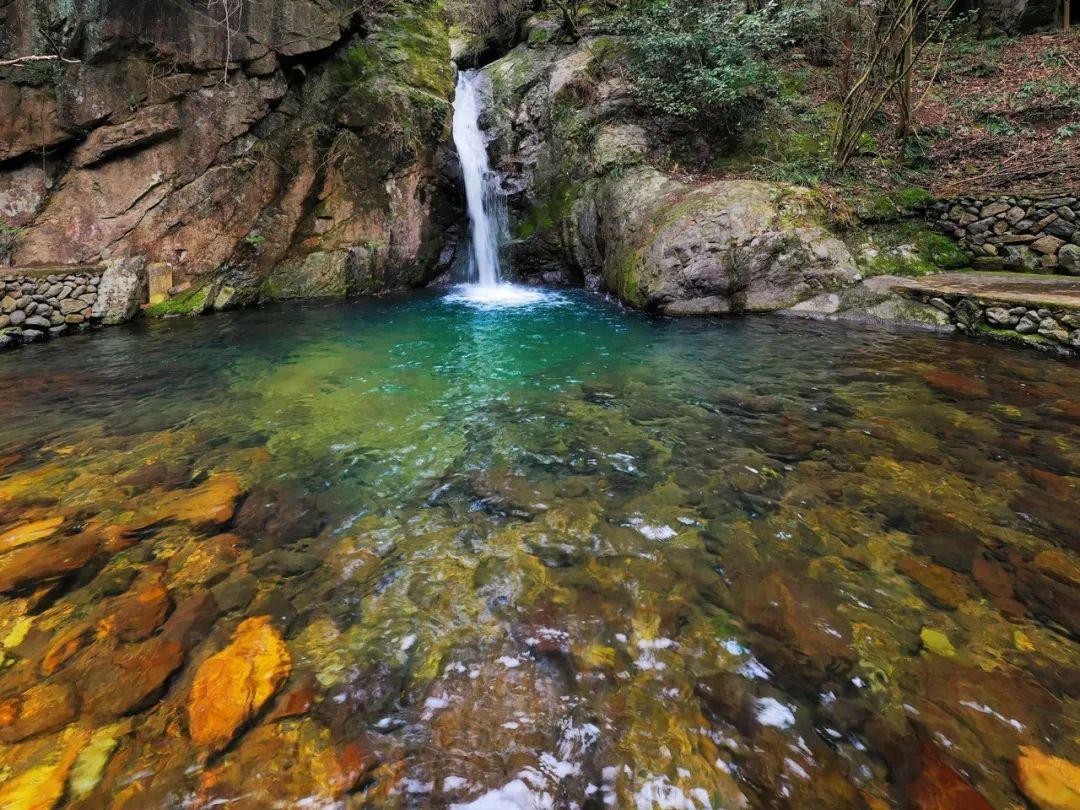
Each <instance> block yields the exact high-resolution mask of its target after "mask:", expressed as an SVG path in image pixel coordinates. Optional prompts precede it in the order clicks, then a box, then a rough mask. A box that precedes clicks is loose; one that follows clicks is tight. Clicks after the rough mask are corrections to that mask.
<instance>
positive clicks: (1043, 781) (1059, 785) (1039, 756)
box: [1016, 745, 1080, 810]
mask: <svg viewBox="0 0 1080 810" xmlns="http://www.w3.org/2000/svg"><path fill="white" fill-rule="evenodd" d="M1016 777H1017V781H1018V782H1019V784H1020V789H1021V790H1022V791H1023V792H1024V795H1025V796H1026V797H1027V798H1028V799H1030V800H1031V801H1032V802H1034V803H1035V805H1036V806H1038V807H1039V808H1040V810H1075V808H1077V807H1080V766H1078V765H1075V764H1074V763H1072V762H1069V761H1068V760H1067V759H1061V758H1060V757H1055V756H1051V755H1050V754H1044V753H1043V752H1042V751H1040V750H1039V749H1037V748H1033V747H1031V746H1028V745H1021V746H1020V756H1018V757H1017V758H1016Z"/></svg>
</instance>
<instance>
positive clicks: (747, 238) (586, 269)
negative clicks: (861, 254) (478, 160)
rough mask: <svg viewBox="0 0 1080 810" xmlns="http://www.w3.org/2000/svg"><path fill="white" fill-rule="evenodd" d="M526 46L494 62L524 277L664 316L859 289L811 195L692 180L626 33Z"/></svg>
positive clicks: (499, 154) (495, 127) (533, 34)
mask: <svg viewBox="0 0 1080 810" xmlns="http://www.w3.org/2000/svg"><path fill="white" fill-rule="evenodd" d="M548 25H550V23H545V22H544V21H543V20H534V21H533V23H532V26H531V28H530V30H529V40H530V41H529V42H527V43H525V44H522V45H520V46H519V47H517V48H516V49H515V50H513V51H512V52H511V53H510V54H508V55H507V56H505V57H504V58H503V59H500V60H499V61H497V62H495V63H493V64H491V65H489V66H488V67H487V68H485V71H484V72H485V75H486V76H487V77H488V79H489V83H490V92H491V105H490V114H489V116H488V121H487V124H488V126H489V127H490V129H491V131H492V135H493V142H492V152H493V157H494V161H495V165H497V166H498V167H499V168H500V170H501V171H502V172H503V173H504V176H505V177H506V178H507V186H508V191H509V193H510V202H511V207H512V210H513V212H514V215H515V217H514V218H515V225H514V230H515V235H516V236H517V241H516V242H515V244H514V245H513V246H512V252H513V260H514V264H515V266H516V268H517V269H518V271H519V272H520V273H522V274H524V275H526V276H529V275H534V276H539V277H541V278H544V279H548V280H552V279H556V278H560V276H563V277H565V275H566V271H565V269H564V268H565V267H567V266H569V267H570V268H571V270H570V273H569V274H570V276H571V277H572V278H573V280H578V281H583V282H584V283H586V284H587V285H589V286H591V287H594V288H603V289H606V290H608V291H610V292H612V293H615V294H617V295H618V296H619V297H620V298H621V299H622V300H624V301H626V302H627V303H630V304H632V305H634V306H636V307H640V308H643V309H648V310H652V311H658V312H663V313H666V314H677V315H689V314H694V315H705V314H720V313H729V312H750V311H773V310H781V309H786V308H789V307H792V306H794V305H795V304H797V303H799V302H800V301H803V300H806V299H808V298H811V297H813V296H815V295H819V294H821V293H823V292H827V291H830V290H838V289H842V288H844V287H847V286H851V285H852V284H855V283H857V282H858V281H859V275H858V273H857V272H856V268H855V262H854V260H853V259H852V257H851V255H850V254H849V252H848V249H847V248H846V247H845V246H844V244H843V243H842V242H840V241H839V240H837V239H835V238H833V237H832V236H831V235H830V234H829V233H828V232H827V231H826V230H825V229H824V228H823V227H821V226H820V225H819V224H818V219H820V218H819V217H817V216H816V213H817V212H816V203H815V202H814V199H813V195H812V194H811V193H810V192H808V191H807V190H805V189H798V188H794V187H787V186H781V185H770V184H767V183H759V182H751V181H745V180H713V181H709V182H701V181H691V180H683V179H681V178H680V177H679V175H678V173H677V172H676V171H673V170H672V169H671V168H665V167H672V166H674V165H676V164H677V162H678V159H679V153H680V152H681V151H684V150H687V149H692V148H693V142H692V135H691V136H688V134H687V133H686V132H678V131H674V130H673V129H672V128H671V125H670V124H668V123H665V122H661V121H655V120H649V119H648V118H645V117H643V116H642V115H641V114H640V113H639V112H638V111H637V110H636V109H635V107H634V105H633V104H632V103H631V99H630V97H629V90H628V87H627V84H626V82H625V80H624V79H623V78H622V74H621V73H620V71H619V70H618V62H619V51H620V46H619V42H618V40H617V39H614V38H608V37H593V38H585V39H583V40H581V41H580V42H577V43H575V44H572V45H561V46H560V45H554V44H550V39H549V37H548V36H545V35H544V34H545V31H546V28H545V26H548Z"/></svg>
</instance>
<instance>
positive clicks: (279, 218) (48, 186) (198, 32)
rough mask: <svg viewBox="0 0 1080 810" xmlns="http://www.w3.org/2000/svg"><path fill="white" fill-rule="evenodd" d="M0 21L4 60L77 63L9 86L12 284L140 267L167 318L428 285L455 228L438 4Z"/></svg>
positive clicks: (7, 226)
mask: <svg viewBox="0 0 1080 810" xmlns="http://www.w3.org/2000/svg"><path fill="white" fill-rule="evenodd" d="M0 15H2V16H0V23H2V24H3V28H2V32H0V54H3V56H4V58H9V59H10V58H12V57H15V56H22V55H27V54H54V53H57V52H59V53H61V54H62V55H63V56H64V57H65V60H71V61H60V60H54V61H51V62H38V63H32V64H28V65H23V66H18V67H11V68H5V69H0V222H2V223H3V225H2V226H0V254H2V255H0V258H3V259H4V260H5V261H6V263H8V264H18V265H34V264H81V263H88V262H97V261H101V260H106V259H114V258H124V257H143V258H145V259H146V260H147V261H148V262H149V263H150V266H151V268H152V271H153V272H152V278H153V276H154V275H155V274H156V276H157V278H158V279H159V285H158V286H159V287H160V286H162V285H161V283H160V279H161V278H164V279H165V280H166V283H165V284H164V287H165V288H166V289H170V288H171V293H172V295H173V303H172V304H170V302H169V301H168V300H167V301H165V302H164V304H163V306H165V307H166V308H168V307H170V306H172V308H173V309H174V310H179V309H201V308H211V307H217V308H226V307H229V306H235V305H239V304H243V303H249V302H252V301H254V300H260V299H268V298H271V299H272V298H287V297H312V296H336V295H343V294H346V293H353V292H355V293H364V292H378V291H383V290H387V289H394V288H401V287H408V286H413V285H417V284H422V283H424V282H426V281H427V280H428V279H429V278H430V277H431V276H433V275H434V274H435V272H437V266H438V265H439V261H440V253H441V252H442V249H443V244H444V240H443V236H444V233H445V231H446V229H447V228H448V227H449V226H451V225H452V224H453V223H454V222H456V219H457V212H456V210H455V209H456V202H455V200H456V194H457V192H456V189H455V187H454V184H453V178H452V177H447V174H448V173H449V172H447V171H446V169H445V167H446V166H447V165H450V164H452V161H450V160H448V158H447V155H448V152H447V149H446V144H447V133H448V127H449V122H450V115H451V99H452V93H453V69H452V67H451V64H450V50H449V40H448V34H447V26H446V22H445V14H444V9H443V5H442V0H390V1H389V2H378V3H367V4H360V5H359V6H358V5H357V4H356V3H354V2H350V0H251V1H250V2H241V0H176V2H169V3H160V2H153V1H152V0H103V1H102V0H95V1H94V2H91V0H65V2H60V0H39V1H38V2H33V3H16V2H7V3H0ZM443 258H444V259H446V258H447V257H445V256H444V257H443ZM166 295H167V294H166ZM176 296H179V297H176ZM159 297H161V296H159Z"/></svg>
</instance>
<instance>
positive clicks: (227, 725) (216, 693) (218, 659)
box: [188, 616, 292, 753]
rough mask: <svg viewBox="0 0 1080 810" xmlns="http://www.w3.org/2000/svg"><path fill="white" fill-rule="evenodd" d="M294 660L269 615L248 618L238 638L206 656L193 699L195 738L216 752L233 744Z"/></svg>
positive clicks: (190, 705)
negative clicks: (239, 732)
mask: <svg viewBox="0 0 1080 810" xmlns="http://www.w3.org/2000/svg"><path fill="white" fill-rule="evenodd" d="M291 669H292V659H291V657H290V656H289V651H288V649H287V648H286V647H285V641H284V639H283V638H282V637H281V632H280V631H279V630H278V629H277V628H276V627H274V625H273V624H271V622H270V617H269V616H257V617H254V618H251V619H246V620H245V621H243V622H241V624H240V626H239V627H237V628H236V633H235V635H234V637H233V641H232V643H230V644H229V646H228V647H226V648H225V649H224V650H222V651H221V652H219V653H217V654H216V655H213V656H211V657H210V658H208V659H206V660H205V661H203V663H202V664H201V665H200V667H199V669H198V671H197V672H196V673H195V681H194V683H193V684H192V686H191V696H190V698H189V699H188V729H189V731H190V732H191V739H192V740H193V741H194V742H195V743H196V744H197V745H200V746H202V747H204V748H205V749H207V750H208V751H209V752H210V753H215V752H217V751H220V750H221V749H222V748H224V747H225V746H227V745H228V744H229V743H230V742H231V741H232V738H233V736H235V734H236V732H237V730H238V729H239V728H240V726H242V725H243V724H244V723H246V722H247V721H248V720H250V719H251V718H252V717H254V716H255V714H256V713H258V711H259V709H261V708H262V706H263V704H264V703H266V701H267V700H269V699H270V697H271V696H272V695H273V694H274V693H275V692H276V691H277V690H278V689H279V688H280V687H281V685H282V684H283V683H284V682H285V679H286V678H288V676H289V672H290V671H291Z"/></svg>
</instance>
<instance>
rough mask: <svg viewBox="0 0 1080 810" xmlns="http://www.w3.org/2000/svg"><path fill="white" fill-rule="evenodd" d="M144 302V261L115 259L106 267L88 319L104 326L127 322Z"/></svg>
mask: <svg viewBox="0 0 1080 810" xmlns="http://www.w3.org/2000/svg"><path fill="white" fill-rule="evenodd" d="M146 300H147V274H146V260H145V259H142V258H133V259H115V260H113V261H111V262H108V263H106V265H105V272H103V273H102V274H101V281H100V282H99V283H98V296H97V301H95V302H94V309H93V312H92V313H91V316H90V317H92V318H93V319H94V320H96V321H99V322H100V323H102V324H104V325H106V326H112V325H114V324H118V323H123V322H124V321H130V320H131V319H132V318H134V317H135V316H136V315H137V314H138V313H139V306H140V305H141V304H143V303H145V302H146Z"/></svg>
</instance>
